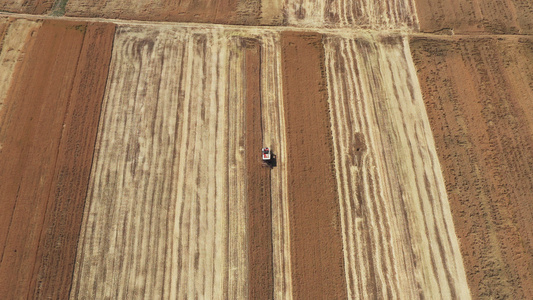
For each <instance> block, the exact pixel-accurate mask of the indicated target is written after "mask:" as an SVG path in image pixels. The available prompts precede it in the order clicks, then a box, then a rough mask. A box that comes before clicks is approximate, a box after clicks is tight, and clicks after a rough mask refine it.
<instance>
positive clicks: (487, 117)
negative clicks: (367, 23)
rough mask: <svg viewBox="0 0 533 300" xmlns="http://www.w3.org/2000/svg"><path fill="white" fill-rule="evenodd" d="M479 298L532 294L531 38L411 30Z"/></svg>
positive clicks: (467, 264)
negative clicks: (417, 34)
mask: <svg viewBox="0 0 533 300" xmlns="http://www.w3.org/2000/svg"><path fill="white" fill-rule="evenodd" d="M411 51H412V54H413V57H414V61H415V64H416V67H417V69H418V76H419V79H420V84H421V88H422V92H423V95H424V101H425V103H426V108H427V112H428V116H429V120H430V123H431V127H432V130H433V133H434V135H435V142H436V145H437V148H438V154H439V159H440V162H441V164H442V169H443V172H444V179H445V181H446V188H447V192H448V196H449V200H450V206H451V210H452V213H453V217H454V223H455V226H456V227H455V228H456V232H457V236H458V238H459V239H460V245H461V252H462V254H463V260H464V263H465V269H466V272H467V278H468V282H469V286H470V290H471V292H472V295H473V296H474V297H475V298H490V299H526V298H528V297H531V295H533V226H531V224H533V202H532V201H531V199H533V151H532V150H533V104H532V102H531V99H533V40H532V39H530V38H513V37H510V38H505V39H501V38H500V39H496V38H483V39H481V38H472V39H425V38H413V39H412V40H411Z"/></svg>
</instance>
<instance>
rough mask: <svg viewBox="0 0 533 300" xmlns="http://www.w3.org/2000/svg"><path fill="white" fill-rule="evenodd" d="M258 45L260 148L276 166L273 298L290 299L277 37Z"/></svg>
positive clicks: (266, 37) (273, 176)
mask: <svg viewBox="0 0 533 300" xmlns="http://www.w3.org/2000/svg"><path fill="white" fill-rule="evenodd" d="M261 41H262V45H261V47H262V53H261V86H262V91H261V93H262V94H261V105H262V108H261V112H262V118H263V144H264V145H265V146H268V147H271V149H272V151H273V153H274V154H275V155H276V156H277V166H276V167H275V168H273V169H272V171H271V181H272V182H271V197H272V242H273V243H272V244H273V251H274V253H273V260H274V262H273V266H274V298H275V299H292V282H291V264H290V263H291V253H290V250H291V248H290V236H289V227H290V226H289V203H288V195H287V184H288V183H287V166H286V161H287V160H286V154H285V153H286V151H285V147H286V137H285V132H286V130H285V119H284V116H285V114H284V112H283V86H282V80H281V78H282V76H281V47H280V45H281V43H280V36H279V34H278V33H274V32H272V33H267V34H265V33H263V34H262V36H261Z"/></svg>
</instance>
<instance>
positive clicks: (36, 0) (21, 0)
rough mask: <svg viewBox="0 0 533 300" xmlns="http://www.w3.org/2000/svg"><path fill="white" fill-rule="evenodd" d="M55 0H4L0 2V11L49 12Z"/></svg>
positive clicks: (38, 13) (39, 13) (37, 13)
mask: <svg viewBox="0 0 533 300" xmlns="http://www.w3.org/2000/svg"><path fill="white" fill-rule="evenodd" d="M53 4H54V0H4V1H2V2H0V11H8V12H16V13H25V14H36V15H41V14H45V13H48V12H49V11H50V9H51V8H52V6H53Z"/></svg>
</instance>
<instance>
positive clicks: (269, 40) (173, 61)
mask: <svg viewBox="0 0 533 300" xmlns="http://www.w3.org/2000/svg"><path fill="white" fill-rule="evenodd" d="M275 40H276V36H275V34H272V33H268V32H262V33H261V38H259V36H258V34H257V33H256V32H253V31H238V30H222V29H202V28H201V27H176V26H161V27H153V26H120V27H119V28H118V29H117V33H116V37H115V43H114V48H113V58H112V61H111V66H110V73H109V80H108V85H107V89H106V94H105V97H104V104H103V111H102V117H101V121H100V129H99V135H98V141H97V145H96V150H95V158H94V164H93V171H92V176H91V181H90V184H89V191H88V197H87V205H86V209H85V215H84V216H85V217H84V221H83V227H82V232H81V235H80V243H79V244H80V246H79V248H78V256H77V263H76V269H75V272H74V284H73V288H72V292H71V297H72V298H80V297H81V298H85V297H115V298H123V297H126V298H128V297H131V296H136V297H156V298H159V297H165V298H176V297H178V298H186V297H196V296H202V297H206V298H231V299H242V298H247V297H248V295H249V294H248V293H251V294H253V295H256V296H258V297H259V298H264V297H271V296H272V294H273V293H278V294H284V293H287V291H290V287H287V282H290V273H288V272H287V269H288V267H287V262H286V261H285V260H286V257H287V254H286V253H287V247H288V246H287V242H286V235H285V233H284V232H283V231H282V230H280V228H283V227H282V226H281V225H280V224H278V223H276V222H275V223H276V224H275V225H274V226H273V225H272V218H271V217H269V215H267V216H263V215H262V212H265V211H264V209H263V208H265V209H268V210H270V204H269V203H268V202H267V203H266V204H264V203H261V202H258V201H262V200H265V198H264V197H263V196H262V193H264V192H267V195H268V193H270V197H269V198H270V199H266V200H268V201H270V200H271V201H272V203H273V204H272V207H273V209H272V210H271V213H272V215H275V216H276V220H279V221H277V222H283V221H284V220H285V222H286V217H285V216H286V212H285V213H284V212H283V211H279V209H280V207H282V206H283V205H284V204H283V202H282V201H285V200H284V198H283V191H282V190H281V188H282V187H283V186H285V184H283V183H279V182H278V183H276V184H273V186H272V187H271V188H270V189H268V187H267V186H265V187H266V188H267V189H268V190H266V191H261V190H259V193H257V191H258V190H257V188H256V187H255V186H254V185H253V184H252V183H255V182H254V181H252V182H251V183H250V185H249V186H247V185H246V182H247V180H254V179H253V178H252V177H250V176H252V175H253V176H255V177H254V178H256V179H257V180H259V181H258V182H264V184H270V182H269V181H270V179H269V178H270V177H268V175H267V174H266V172H268V169H261V161H260V156H259V155H256V156H255V161H254V159H253V157H254V156H253V154H250V155H248V154H247V153H248V152H249V153H256V154H259V151H260V147H259V148H258V149H248V147H250V146H249V143H250V142H251V144H261V143H262V140H265V141H266V142H268V143H270V144H272V145H274V146H275V147H276V149H280V152H278V156H279V157H282V156H283V155H284V154H283V152H282V150H281V149H283V148H284V147H283V146H282V145H283V140H278V137H279V136H280V132H282V131H283V129H279V126H280V125H279V124H277V123H276V124H273V126H272V127H273V128H274V130H273V131H272V132H271V133H269V134H268V135H265V136H263V137H261V135H262V133H261V127H259V128H255V129H257V130H255V131H252V129H254V128H253V127H248V126H249V125H248V119H249V117H253V116H255V117H257V118H258V119H259V122H262V120H261V119H262V115H264V114H263V111H272V113H271V114H269V118H265V123H267V122H272V121H271V120H275V121H276V122H277V121H278V120H279V118H280V116H279V107H280V104H279V102H278V101H279V100H278V99H277V95H278V94H279V93H280V88H279V84H280V82H279V81H277V80H276V79H275V78H276V73H273V74H270V73H267V72H263V71H262V70H263V69H268V70H273V71H274V72H276V69H278V68H279V61H278V58H277V57H278V55H279V54H278V53H276V52H275V51H276V50H277V49H279V48H278V47H276V46H274V42H275ZM253 45H256V46H253ZM259 45H261V47H259ZM254 49H255V50H254ZM249 51H252V52H250V53H249V54H247V53H248V52H249ZM258 54H259V55H258ZM259 57H260V59H259ZM263 91H264V93H265V95H264V97H263V96H262V94H263ZM247 96H248V97H249V98H247ZM263 98H264V100H263ZM245 99H246V100H247V101H248V100H250V101H254V103H252V104H253V106H252V108H253V107H254V106H255V107H257V108H261V107H263V108H262V109H259V110H258V111H257V113H254V114H253V116H246V117H245V107H247V106H246V105H245ZM269 120H270V121H269ZM251 121H252V122H254V119H251ZM276 128H278V129H276ZM245 130H246V131H245ZM258 134H259V136H258ZM257 136H258V137H259V139H258V140H257ZM277 147H279V148H277ZM249 157H251V158H249ZM247 170H249V171H247ZM254 170H255V171H259V172H258V174H255V173H254ZM246 172H249V174H250V173H251V174H252V175H246V174H247V173H246ZM284 174H285V171H284V167H283V166H282V165H281V164H280V165H278V168H276V170H275V171H272V175H271V177H272V178H276V179H278V178H280V177H283V176H285V175H284ZM245 178H248V179H247V180H245ZM250 178H252V179H250ZM251 197H259V198H258V199H255V198H253V199H252V198H251ZM253 203H257V205H256V206H253V205H252V204H253ZM249 205H250V206H251V207H252V208H253V207H255V208H258V209H260V210H257V211H256V210H255V209H252V208H248V206H249ZM265 205H266V207H265ZM273 228H277V229H276V232H275V233H274V234H272V233H271V232H272V230H273ZM265 234H266V235H267V236H266V239H265V238H262V236H263V237H264V235H265ZM249 240H251V242H250V243H249V242H248V241H249ZM254 241H256V242H254ZM262 241H264V242H265V244H262ZM269 244H270V246H269ZM252 246H254V247H253V248H250V247H252ZM263 247H264V248H265V249H266V252H265V249H262V248H263ZM262 255H267V257H264V256H262ZM268 256H269V257H270V258H268ZM273 256H276V259H273V258H272V257H273ZM249 259H250V261H252V262H253V261H257V259H259V261H257V262H258V263H264V264H263V265H264V266H265V269H261V270H255V269H254V270H250V269H249V267H248V263H249ZM254 259H255V260H254ZM264 259H267V260H270V262H269V261H262V260H264ZM269 264H270V266H268V265H269ZM249 276H252V277H253V276H258V277H257V278H258V279H264V277H262V276H268V277H269V278H272V279H271V282H270V283H268V282H266V284H265V281H263V280H255V281H253V282H252V281H251V280H250V279H249ZM253 278H255V277H253ZM269 278H267V279H269ZM262 285H265V286H262Z"/></svg>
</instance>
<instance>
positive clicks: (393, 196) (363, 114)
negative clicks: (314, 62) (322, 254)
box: [325, 35, 470, 299]
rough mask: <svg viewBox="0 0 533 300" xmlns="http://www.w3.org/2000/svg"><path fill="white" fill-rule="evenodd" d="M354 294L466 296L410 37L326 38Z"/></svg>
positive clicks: (345, 237)
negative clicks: (410, 48) (407, 39)
mask: <svg viewBox="0 0 533 300" xmlns="http://www.w3.org/2000/svg"><path fill="white" fill-rule="evenodd" d="M325 49H326V67H327V75H328V91H329V101H330V105H331V118H332V124H333V126H332V131H333V138H334V146H335V160H336V172H337V182H338V190H339V198H340V201H341V218H342V225H343V240H344V247H345V267H346V270H347V274H346V276H347V281H348V290H349V296H350V298H355V299H369V298H371V299H373V298H400V299H415V298H419V297H424V298H430V299H449V298H460V299H468V298H469V297H470V295H469V290H468V286H467V281H466V276H465V271H464V268H463V262H462V257H461V254H460V252H459V247H458V242H457V237H456V236H455V230H454V225H453V222H452V217H451V213H450V208H449V204H448V199H447V196H446V190H445V186H444V181H443V178H442V173H441V169H440V164H439V161H438V157H437V155H436V150H435V144H434V140H433V136H432V132H431V129H430V125H429V122H428V119H427V115H426V111H425V106H424V103H423V101H422V96H421V92H420V88H419V85H418V80H417V77H416V72H415V69H414V66H413V63H412V60H411V56H410V52H409V45H408V43H407V41H406V38H400V37H395V38H392V37H383V38H380V37H376V36H371V35H360V36H357V37H352V38H346V37H338V36H329V37H326V38H325Z"/></svg>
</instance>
